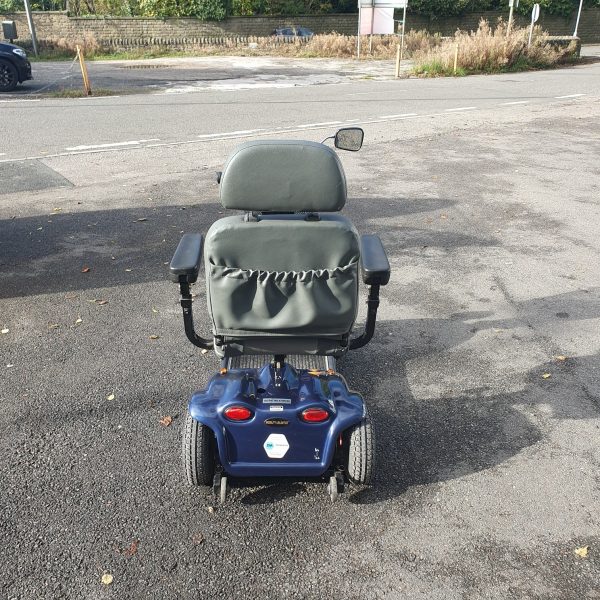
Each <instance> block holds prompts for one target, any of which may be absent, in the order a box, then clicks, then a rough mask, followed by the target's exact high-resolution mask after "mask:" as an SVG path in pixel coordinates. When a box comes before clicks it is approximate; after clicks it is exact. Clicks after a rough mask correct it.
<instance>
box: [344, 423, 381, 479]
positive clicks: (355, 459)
mask: <svg viewBox="0 0 600 600" xmlns="http://www.w3.org/2000/svg"><path fill="white" fill-rule="evenodd" d="M344 437H345V440H344V442H345V443H344V446H345V447H346V449H347V454H346V465H345V467H346V473H347V475H348V479H349V480H350V481H351V482H352V483H358V484H361V485H370V483H371V481H372V478H373V462H374V459H375V436H374V434H373V427H372V425H371V420H370V419H369V415H365V416H364V417H363V419H362V420H361V421H360V422H359V423H357V424H356V425H354V426H353V427H351V428H350V429H348V430H347V431H346V433H345V436H344Z"/></svg>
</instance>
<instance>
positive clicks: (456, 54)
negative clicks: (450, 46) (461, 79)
mask: <svg viewBox="0 0 600 600" xmlns="http://www.w3.org/2000/svg"><path fill="white" fill-rule="evenodd" d="M457 67H458V43H457V44H456V48H455V49H454V74H455V75H456V68H457Z"/></svg>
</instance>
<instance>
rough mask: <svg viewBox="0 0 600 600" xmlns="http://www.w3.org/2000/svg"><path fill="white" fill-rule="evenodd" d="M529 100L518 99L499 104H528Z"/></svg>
mask: <svg viewBox="0 0 600 600" xmlns="http://www.w3.org/2000/svg"><path fill="white" fill-rule="evenodd" d="M528 103H529V100H517V101H516V102H502V103H501V104H499V105H498V106H514V105H515V104H528Z"/></svg>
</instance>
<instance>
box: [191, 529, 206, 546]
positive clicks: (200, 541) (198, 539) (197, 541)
mask: <svg viewBox="0 0 600 600" xmlns="http://www.w3.org/2000/svg"><path fill="white" fill-rule="evenodd" d="M192 542H194V544H204V536H203V535H202V534H201V533H200V532H198V533H195V534H194V535H193V536H192Z"/></svg>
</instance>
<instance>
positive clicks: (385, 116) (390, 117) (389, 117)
mask: <svg viewBox="0 0 600 600" xmlns="http://www.w3.org/2000/svg"><path fill="white" fill-rule="evenodd" d="M416 116H417V113H404V114H401V115H382V116H381V117H379V118H380V119H398V118H400V117H416Z"/></svg>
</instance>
